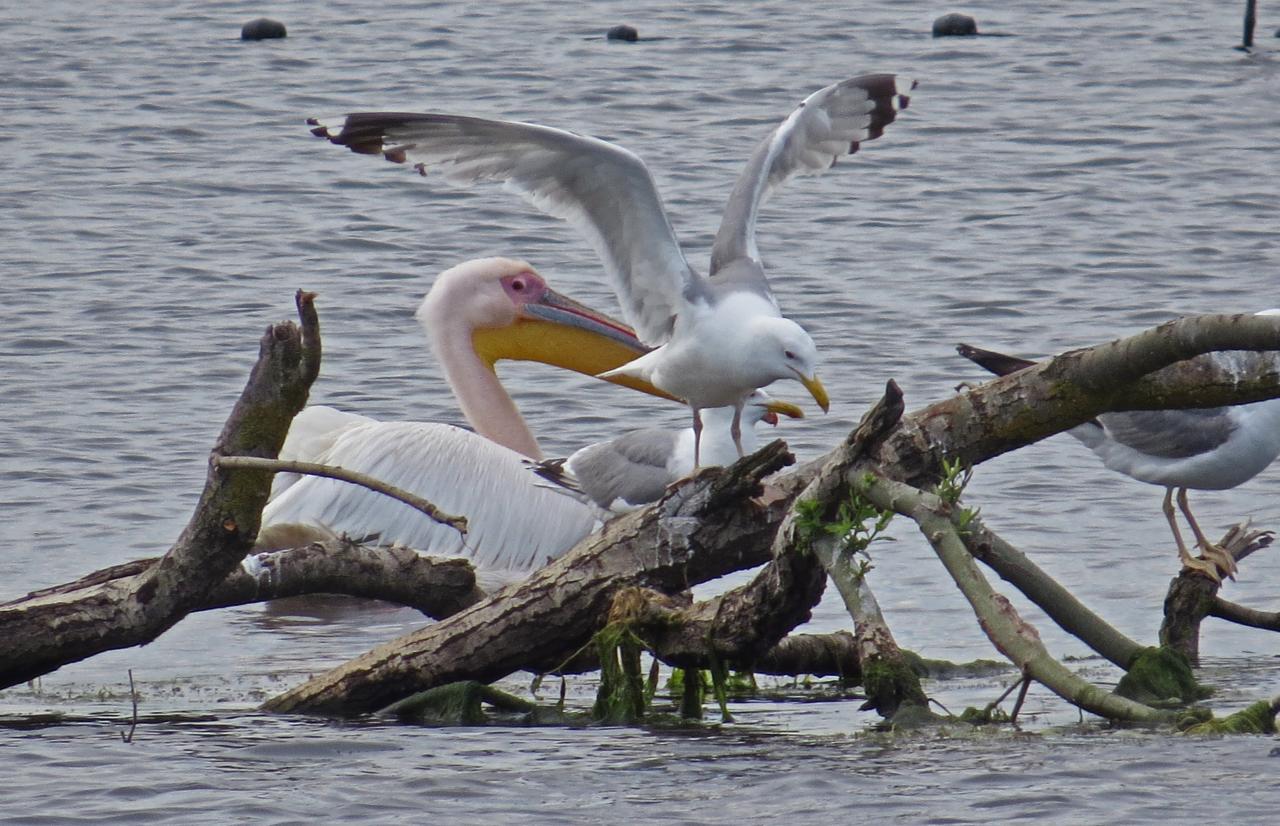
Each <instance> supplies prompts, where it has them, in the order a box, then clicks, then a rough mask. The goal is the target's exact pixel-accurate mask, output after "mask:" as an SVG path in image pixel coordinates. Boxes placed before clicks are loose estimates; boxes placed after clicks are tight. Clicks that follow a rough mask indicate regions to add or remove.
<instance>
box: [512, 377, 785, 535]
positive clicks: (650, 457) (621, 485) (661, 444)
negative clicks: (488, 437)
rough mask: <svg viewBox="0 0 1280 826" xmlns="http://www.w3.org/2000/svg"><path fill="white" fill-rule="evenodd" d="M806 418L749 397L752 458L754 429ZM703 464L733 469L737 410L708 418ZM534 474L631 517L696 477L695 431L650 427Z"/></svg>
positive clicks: (747, 438) (758, 394)
mask: <svg viewBox="0 0 1280 826" xmlns="http://www.w3.org/2000/svg"><path fill="white" fill-rule="evenodd" d="M779 414H781V415H783V416H789V417H790V418H793V419H800V418H804V411H803V410H801V409H800V408H799V407H797V406H796V405H794V404H791V403H790V402H784V401H782V400H780V399H774V398H772V397H771V396H769V394H768V393H766V392H764V391H763V390H756V391H754V392H753V393H752V394H751V395H750V396H748V397H747V404H746V406H745V407H744V408H743V411H742V420H743V422H744V423H745V424H746V427H745V428H744V429H743V431H742V434H741V444H742V447H743V449H745V450H746V452H747V453H754V452H755V450H756V447H757V446H758V445H759V438H758V435H757V433H756V429H755V425H756V424H757V423H758V422H765V423H766V424H770V425H776V424H777V423H778V415H779ZM705 415H706V419H707V422H706V424H707V427H706V430H705V431H704V432H703V439H702V458H703V459H704V460H706V462H707V464H709V465H730V464H733V462H734V460H735V452H736V448H735V445H734V443H733V441H732V440H731V439H730V437H729V426H730V423H731V421H732V417H733V409H732V408H727V407H713V408H711V409H710V410H708V411H707V412H706V414H705ZM532 467H533V471H534V472H535V473H537V474H538V475H539V476H541V477H543V478H544V479H547V480H548V481H550V482H552V483H554V484H556V485H558V486H560V487H562V488H565V489H566V490H568V491H570V492H574V493H578V494H581V496H582V498H584V499H586V500H589V501H591V502H593V503H595V504H596V505H597V506H598V507H600V508H603V509H604V510H607V511H611V512H613V513H626V512H627V511H630V510H634V509H635V508H638V507H640V506H641V505H646V504H648V503H650V502H656V501H657V500H658V499H660V498H662V495H663V494H664V493H665V492H666V491H667V487H668V486H669V485H671V484H672V483H673V482H676V481H678V480H680V479H682V478H684V477H686V476H688V475H689V474H690V473H692V472H693V469H694V463H693V431H692V430H691V429H688V428H686V429H684V430H679V431H677V430H667V429H664V428H659V427H646V428H643V429H641V430H633V431H631V432H630V433H624V434H622V435H621V436H615V437H614V438H612V439H608V440H606V441H603V442H596V443H595V444H593V445H587V446H586V447H584V448H581V449H579V450H577V451H575V452H574V453H573V454H572V455H570V456H569V457H568V458H567V459H545V460H543V461H541V462H536V463H534V464H533V466H532Z"/></svg>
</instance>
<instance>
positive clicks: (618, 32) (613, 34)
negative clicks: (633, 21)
mask: <svg viewBox="0 0 1280 826" xmlns="http://www.w3.org/2000/svg"><path fill="white" fill-rule="evenodd" d="M604 37H605V40H625V41H627V42H628V43H635V42H636V41H637V40H639V39H640V32H638V31H636V28H635V26H627V25H622V26H614V27H613V28H612V29H609V31H607V32H605V33H604Z"/></svg>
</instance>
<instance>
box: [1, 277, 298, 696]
mask: <svg viewBox="0 0 1280 826" xmlns="http://www.w3.org/2000/svg"><path fill="white" fill-rule="evenodd" d="M313 299H314V296H313V295H312V294H310V293H304V292H299V293H298V295H297V306H298V316H299V318H300V320H301V325H302V326H301V328H299V327H298V326H297V325H295V324H293V323H290V322H286V323H283V324H277V325H275V326H273V327H271V328H269V329H268V330H267V332H266V334H265V335H264V336H263V337H262V341H261V345H260V349H259V355H258V361H257V363H256V364H255V365H254V367H253V371H252V373H251V374H250V376H249V381H248V384H246V385H245V388H244V391H243V392H242V393H241V394H240V398H239V400H238V401H237V402H236V404H235V407H234V408H233V409H232V411H231V415H230V416H229V417H228V419H227V422H226V424H225V426H224V427H223V429H222V433H221V435H219V436H218V440H217V442H216V443H215V445H214V448H213V455H212V456H211V457H210V463H209V472H208V476H207V479H206V482H205V488H204V492H203V493H202V494H201V496H200V501H199V504H198V505H197V506H196V510H195V513H194V515H193V516H192V517H191V521H190V522H189V523H188V524H187V527H186V529H185V530H183V532H182V534H181V535H180V536H179V537H178V540H177V542H176V543H175V544H174V545H173V547H172V548H170V549H169V551H168V553H166V554H165V555H164V556H163V557H161V558H160V559H158V560H155V561H154V562H152V563H151V564H149V565H147V566H146V567H145V568H143V569H142V570H141V571H139V572H137V573H135V574H133V575H132V576H128V577H124V578H117V579H108V580H105V581H102V582H99V583H96V584H92V585H89V586H87V587H85V588H82V589H78V590H74V591H69V592H66V591H58V592H54V593H46V594H44V595H42V596H38V597H35V598H32V599H27V600H23V601H20V602H17V603H8V604H5V605H0V641H3V642H0V687H3V686H10V685H14V684H16V683H21V682H25V681H26V680H30V679H32V678H34V677H38V676H40V675H41V674H47V673H48V672H50V671H53V670H54V669H57V668H59V667H61V666H63V665H66V664H67V663H71V662H76V661H78V660H82V659H84V658H86V657H90V656H92V655H94V654H99V653H101V652H103V651H108V650H111V649H115V648H125V647H128V646H132V645H139V644H141V643H145V642H150V641H151V640H153V639H155V638H156V637H157V636H159V635H160V634H161V633H163V632H164V631H166V630H167V629H169V628H170V627H172V626H173V624H174V623H176V622H178V621H179V620H181V619H182V618H183V617H184V616H186V615H187V614H188V613H189V612H190V611H191V610H193V609H194V608H195V607H196V606H197V605H199V604H200V603H201V601H203V600H204V599H205V598H206V596H207V595H208V593H209V592H210V591H212V590H213V589H214V588H215V587H217V585H218V583H220V582H222V581H223V580H224V579H226V577H227V575H228V574H229V573H231V571H233V570H234V569H235V568H236V567H238V566H239V565H240V562H241V560H243V559H244V558H245V555H246V554H248V553H249V550H250V549H251V548H252V547H253V542H254V539H255V537H256V536H257V535H258V525H259V522H260V520H261V518H262V508H263V506H264V505H265V504H266V502H267V496H268V494H269V493H270V490H271V475H270V474H266V473H262V472H261V471H232V472H224V471H220V470H218V469H217V467H216V463H215V461H214V459H215V458H216V457H217V456H220V455H232V456H265V457H275V456H276V454H277V453H278V452H279V450H280V445H282V444H283V443H284V438H285V434H287V433H288V432H289V425H290V424H291V423H292V421H293V417H294V416H295V415H297V413H298V411H300V410H301V409H302V407H303V405H305V404H306V402H307V394H308V392H309V391H310V389H311V382H312V381H313V380H314V379H315V377H316V374H317V373H318V372H319V370H320V323H319V320H318V318H317V316H316V311H315V305H314V303H313Z"/></svg>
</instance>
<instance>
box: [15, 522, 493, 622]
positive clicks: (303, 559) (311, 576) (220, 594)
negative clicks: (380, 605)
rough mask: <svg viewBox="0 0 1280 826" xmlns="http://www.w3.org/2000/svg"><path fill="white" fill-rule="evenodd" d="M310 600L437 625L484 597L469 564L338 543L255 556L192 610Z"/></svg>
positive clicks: (130, 573)
mask: <svg viewBox="0 0 1280 826" xmlns="http://www.w3.org/2000/svg"><path fill="white" fill-rule="evenodd" d="M158 561H159V559H158V558H156V557H153V558H151V559H139V560H135V561H133V562H126V563H124V564H123V565H113V566H112V567H110V568H104V569H103V570H101V571H95V572H93V573H92V574H88V575H86V576H84V577H81V578H80V579H78V580H76V581H75V582H69V583H67V584H65V585H57V586H54V587H52V588H45V589H42V590H39V591H34V592H32V593H30V594H27V595H26V596H25V597H21V598H19V599H16V600H13V601H12V602H10V603H5V604H3V605H0V609H3V608H5V607H8V606H11V605H13V606H20V605H21V604H22V603H24V602H27V601H31V600H36V599H47V598H49V597H53V596H65V595H68V594H73V593H74V592H76V591H83V590H85V589H87V588H90V587H92V586H95V585H101V584H103V583H106V582H110V581H112V580H121V579H126V578H129V577H134V576H137V575H138V574H140V573H142V572H143V571H145V570H146V569H147V568H149V567H151V566H152V565H154V564H156V562H158ZM310 594H341V595H343V596H350V597H362V598H364V599H378V600H383V601H385V602H394V603H397V604H399V605H404V606H407V607H409V608H416V609H417V610H419V611H421V612H422V613H424V614H426V615H427V616H428V617H431V618H433V619H441V618H443V617H447V616H449V615H450V614H456V613H457V612H458V611H461V610H462V609H463V608H466V607H467V606H469V605H474V604H475V603H477V602H479V601H480V600H482V599H484V597H485V594H484V592H483V591H481V590H480V589H479V588H478V587H477V586H476V577H475V570H474V569H473V568H472V567H471V563H470V562H467V561H466V560H465V559H443V558H437V557H429V556H422V555H421V554H419V553H418V552H417V551H414V550H412V549H410V548H404V547H400V546H391V547H369V546H367V545H358V544H356V543H353V542H351V541H349V540H345V539H341V538H339V539H335V540H332V541H329V542H317V543H313V544H311V545H304V546H302V547H300V548H290V549H288V550H284V551H273V552H269V553H257V554H252V555H250V556H248V557H246V558H245V560H244V562H243V563H242V564H240V565H237V566H236V567H235V568H234V569H233V570H232V571H231V573H230V574H228V575H227V577H226V579H224V580H223V581H222V582H220V583H218V585H217V586H216V587H215V588H214V589H213V590H212V591H210V592H209V593H208V594H207V595H206V597H205V598H204V599H203V600H201V601H200V602H199V603H198V604H196V605H194V606H193V607H192V608H191V611H192V612H195V611H212V610H214V609H217V608H228V607H230V606H233V605H248V604H251V603H255V602H266V601H267V600H273V599H282V598H285V597H296V596H304V595H310Z"/></svg>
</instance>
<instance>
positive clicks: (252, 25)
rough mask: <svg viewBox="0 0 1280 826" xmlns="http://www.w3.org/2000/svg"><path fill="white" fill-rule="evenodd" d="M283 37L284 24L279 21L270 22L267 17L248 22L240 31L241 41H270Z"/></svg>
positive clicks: (284, 34) (284, 33)
mask: <svg viewBox="0 0 1280 826" xmlns="http://www.w3.org/2000/svg"><path fill="white" fill-rule="evenodd" d="M285 36H286V32H285V29H284V24H283V23H281V22H280V21H279V20H272V19H270V18H268V17H259V18H258V19H257V20H250V21H249V22H248V23H245V24H244V26H243V27H241V29H240V39H241V40H270V39H272V38H276V37H285Z"/></svg>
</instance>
